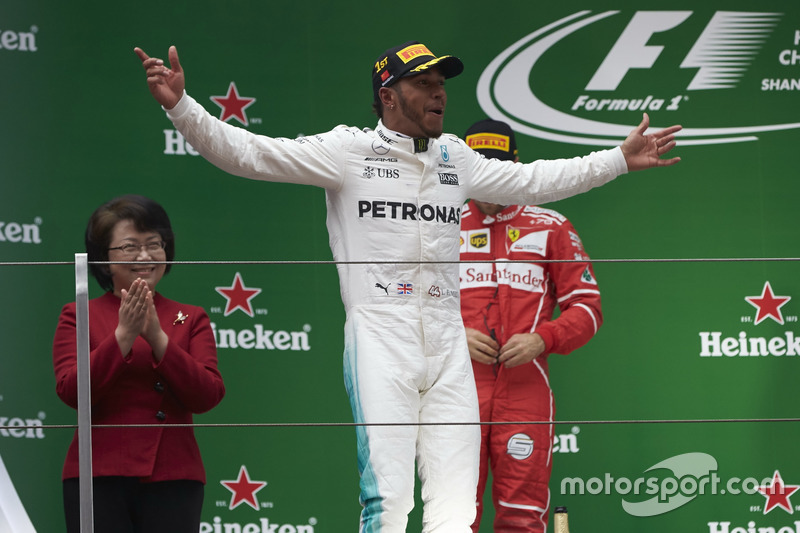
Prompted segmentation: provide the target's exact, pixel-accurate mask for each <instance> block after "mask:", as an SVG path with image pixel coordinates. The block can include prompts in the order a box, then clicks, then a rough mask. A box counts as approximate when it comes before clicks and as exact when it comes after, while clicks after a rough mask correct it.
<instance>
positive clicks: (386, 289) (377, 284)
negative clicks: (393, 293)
mask: <svg viewBox="0 0 800 533" xmlns="http://www.w3.org/2000/svg"><path fill="white" fill-rule="evenodd" d="M389 285H391V283H387V284H386V286H385V287H384V286H383V285H381V284H380V283H376V284H375V286H376V287H377V288H379V289H383V291H384V292H385V293H386V296H389Z"/></svg>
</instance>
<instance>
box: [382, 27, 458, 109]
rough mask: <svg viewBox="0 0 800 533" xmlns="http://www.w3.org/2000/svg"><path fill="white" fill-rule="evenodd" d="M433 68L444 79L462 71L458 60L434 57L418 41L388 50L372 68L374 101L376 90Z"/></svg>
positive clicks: (451, 57)
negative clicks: (439, 71)
mask: <svg viewBox="0 0 800 533" xmlns="http://www.w3.org/2000/svg"><path fill="white" fill-rule="evenodd" d="M433 66H438V67H439V68H440V69H441V71H442V74H444V77H445V78H452V77H455V76H458V75H459V74H461V72H462V71H463V70H464V64H463V63H462V62H461V60H460V59H459V58H457V57H455V56H440V57H436V56H435V55H433V52H431V51H430V50H428V47H427V46H425V45H424V44H421V43H420V42H418V41H408V42H407V43H404V44H401V45H400V46H395V47H394V48H389V49H388V50H386V51H385V52H384V53H382V54H381V55H380V57H379V58H378V60H377V61H375V64H374V65H373V66H372V90H373V94H374V97H375V99H376V100H377V99H378V90H379V89H380V88H381V87H389V86H391V85H392V84H394V83H395V82H397V80H399V79H400V78H404V77H406V76H414V75H416V74H420V73H422V72H425V71H426V70H428V69H429V68H431V67H433Z"/></svg>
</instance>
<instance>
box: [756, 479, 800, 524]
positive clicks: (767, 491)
mask: <svg viewBox="0 0 800 533" xmlns="http://www.w3.org/2000/svg"><path fill="white" fill-rule="evenodd" d="M797 489H800V485H784V484H783V479H781V475H780V473H779V472H778V471H777V470H776V471H775V474H774V475H773V476H772V483H770V484H769V485H765V486H763V487H758V492H760V493H761V494H763V495H764V497H765V498H766V499H767V504H766V505H765V506H764V514H767V513H768V512H770V511H771V510H773V509H774V508H775V507H781V508H782V509H783V510H784V511H786V512H788V513H789V514H794V508H793V507H792V504H791V502H790V501H789V496H791V495H792V494H794V493H795V492H796V491H797Z"/></svg>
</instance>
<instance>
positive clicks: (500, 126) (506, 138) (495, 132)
mask: <svg viewBox="0 0 800 533" xmlns="http://www.w3.org/2000/svg"><path fill="white" fill-rule="evenodd" d="M464 141H465V142H466V143H467V146H469V147H470V148H472V149H473V150H475V151H476V152H479V153H481V154H483V155H485V156H486V157H489V158H493V159H503V160H505V161H513V160H514V159H516V157H517V140H516V139H515V138H514V130H512V129H511V126H509V125H508V124H506V123H505V122H500V121H499V120H492V119H490V118H487V119H485V120H479V121H478V122H476V123H475V124H473V125H472V126H470V127H469V128H468V129H467V133H466V136H465V137H464Z"/></svg>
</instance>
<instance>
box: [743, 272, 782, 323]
mask: <svg viewBox="0 0 800 533" xmlns="http://www.w3.org/2000/svg"><path fill="white" fill-rule="evenodd" d="M744 299H745V300H747V303H749V304H750V305H752V306H753V307H755V308H756V309H758V312H757V313H756V324H759V323H760V322H762V321H764V320H766V318H767V317H770V318H772V320H774V321H775V322H777V323H778V324H783V313H781V307H783V306H784V304H786V302H788V301H789V300H791V299H792V297H791V296H775V294H773V292H772V286H771V285H770V284H769V281H767V282H765V283H764V290H762V291H761V296H745V297H744Z"/></svg>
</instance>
